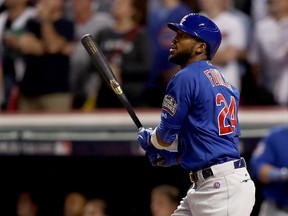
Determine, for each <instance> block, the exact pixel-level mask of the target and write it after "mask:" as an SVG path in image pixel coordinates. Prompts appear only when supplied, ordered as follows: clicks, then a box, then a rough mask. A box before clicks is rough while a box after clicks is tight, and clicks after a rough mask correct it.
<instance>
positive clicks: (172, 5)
mask: <svg viewBox="0 0 288 216" xmlns="http://www.w3.org/2000/svg"><path fill="white" fill-rule="evenodd" d="M150 5H151V6H150V8H149V12H148V17H147V20H148V22H147V27H148V30H149V31H148V33H149V36H150V41H151V47H152V67H151V70H150V72H149V80H148V81H147V86H146V93H145V95H146V98H145V100H146V101H147V103H148V105H149V106H151V107H161V105H162V98H163V97H164V94H165V89H166V86H167V82H168V81H169V79H170V78H171V76H173V75H174V74H175V72H177V71H178V70H179V67H178V66H175V65H174V64H172V63H170V62H169V60H168V56H169V49H170V43H171V40H172V38H173V36H174V35H175V32H173V31H171V29H169V28H168V27H167V23H168V22H176V23H178V22H179V21H180V20H181V19H182V17H183V16H184V15H186V14H188V13H190V12H192V9H191V8H190V7H189V6H188V5H186V4H185V3H183V2H182V1H181V0H160V1H158V4H156V3H155V2H152V3H150Z"/></svg>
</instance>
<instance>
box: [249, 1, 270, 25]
mask: <svg viewBox="0 0 288 216" xmlns="http://www.w3.org/2000/svg"><path fill="white" fill-rule="evenodd" d="M267 2H268V0H251V8H250V16H251V19H252V20H253V23H255V22H257V21H258V20H260V19H262V18H265V17H266V16H267V15H268V7H267Z"/></svg>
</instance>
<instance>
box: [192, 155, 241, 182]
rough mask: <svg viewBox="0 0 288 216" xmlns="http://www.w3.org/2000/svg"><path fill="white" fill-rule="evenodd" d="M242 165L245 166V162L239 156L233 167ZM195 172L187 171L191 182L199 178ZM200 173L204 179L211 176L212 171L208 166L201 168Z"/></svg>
mask: <svg viewBox="0 0 288 216" xmlns="http://www.w3.org/2000/svg"><path fill="white" fill-rule="evenodd" d="M243 167H246V162H245V160H244V158H241V159H239V160H236V161H234V169H238V168H243ZM197 173H198V172H194V173H192V172H190V173H189V177H190V181H191V182H192V183H195V182H197V181H198V180H199V178H198V175H197ZM201 173H202V176H203V178H204V179H207V178H209V177H211V176H213V171H212V169H211V168H210V167H209V168H206V169H203V170H202V171H201Z"/></svg>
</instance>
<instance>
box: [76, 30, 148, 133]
mask: <svg viewBox="0 0 288 216" xmlns="http://www.w3.org/2000/svg"><path fill="white" fill-rule="evenodd" d="M81 42H82V44H83V46H84V48H85V49H86V51H87V53H88V54H89V55H90V57H91V59H92V62H93V64H94V66H95V67H96V69H97V70H98V71H99V72H100V74H101V75H102V77H103V78H104V80H105V81H106V82H107V84H108V86H110V87H111V88H112V90H113V91H114V92H115V94H116V95H117V97H118V99H119V100H120V102H121V103H122V105H123V106H124V107H125V108H126V110H127V111H128V113H129V115H130V117H131V118H132V120H133V121H134V123H135V125H136V126H137V128H138V130H140V129H141V128H143V126H142V123H141V122H140V120H139V119H138V117H137V115H136V114H135V112H134V109H133V107H132V106H131V104H130V102H129V101H128V99H127V97H126V95H125V94H124V92H123V91H122V89H121V86H120V85H119V83H118V82H117V81H116V78H115V76H114V74H113V72H112V70H111V68H110V67H109V65H108V64H107V60H106V58H105V56H104V55H103V53H102V51H101V50H100V48H99V47H98V46H97V44H96V43H95V42H94V40H93V38H92V36H91V35H90V34H86V35H84V36H83V37H82V39H81Z"/></svg>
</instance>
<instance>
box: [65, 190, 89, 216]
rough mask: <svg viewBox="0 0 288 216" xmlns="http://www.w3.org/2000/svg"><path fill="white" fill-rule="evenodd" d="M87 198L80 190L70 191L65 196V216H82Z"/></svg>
mask: <svg viewBox="0 0 288 216" xmlns="http://www.w3.org/2000/svg"><path fill="white" fill-rule="evenodd" d="M86 201H87V198H86V196H85V195H84V194H82V193H80V192H70V193H68V194H67V195H66V196H65V199H64V208H63V216H82V215H83V212H84V206H85V203H86Z"/></svg>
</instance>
